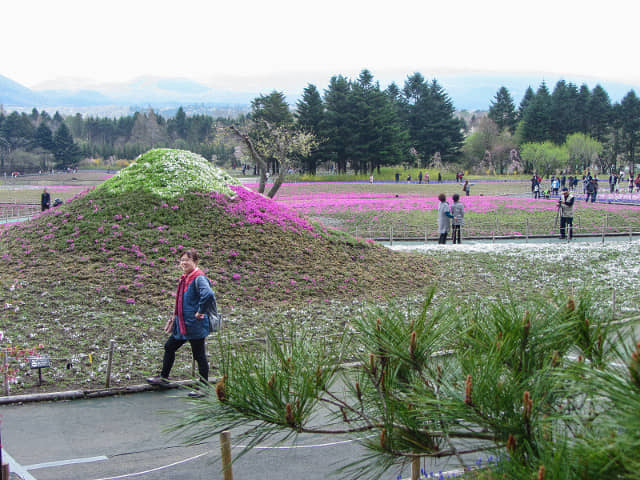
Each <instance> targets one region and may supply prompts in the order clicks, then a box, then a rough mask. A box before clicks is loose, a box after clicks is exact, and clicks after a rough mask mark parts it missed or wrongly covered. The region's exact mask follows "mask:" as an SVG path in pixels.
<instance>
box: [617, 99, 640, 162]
mask: <svg viewBox="0 0 640 480" xmlns="http://www.w3.org/2000/svg"><path fill="white" fill-rule="evenodd" d="M619 114H620V123H621V126H622V138H623V142H624V143H623V145H624V151H625V155H626V157H627V158H626V159H627V162H628V164H629V167H630V170H631V172H632V173H633V172H634V165H635V157H636V149H637V146H638V142H640V99H638V96H637V95H636V92H635V91H633V90H631V91H629V93H627V94H626V95H625V97H624V98H623V99H622V101H621V102H620V110H619Z"/></svg>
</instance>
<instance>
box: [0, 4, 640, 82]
mask: <svg viewBox="0 0 640 480" xmlns="http://www.w3.org/2000/svg"><path fill="white" fill-rule="evenodd" d="M0 12H1V17H0V18H2V26H1V27H0V45H1V47H0V74H2V75H4V76H6V77H9V78H11V79H12V80H15V81H17V82H19V83H22V84H23V85H25V86H27V87H42V86H44V84H47V83H48V84H49V85H51V82H52V81H55V80H59V79H63V78H81V79H86V80H87V81H90V83H108V82H126V81H129V80H131V79H133V78H135V77H138V76H142V75H153V76H168V77H184V78H190V79H193V80H197V81H200V82H203V83H205V84H207V85H208V86H212V87H227V88H229V87H234V88H238V89H243V88H255V87H258V88H265V89H269V90H270V89H278V90H281V89H285V88H290V85H294V84H302V85H306V84H307V83H316V84H317V85H319V86H320V87H324V86H326V85H327V84H328V79H329V77H330V76H331V75H333V74H338V73H341V74H344V75H346V76H350V77H353V76H356V75H357V74H358V72H359V71H360V70H361V69H362V68H368V69H369V70H371V71H372V73H373V74H374V76H375V77H376V79H379V80H381V83H384V81H385V80H386V79H391V80H396V81H397V82H398V83H402V81H403V80H404V79H405V78H406V76H407V75H408V74H411V73H413V72H415V71H419V72H421V73H422V74H423V75H424V76H425V77H426V78H433V77H437V76H438V75H439V74H440V75H441V74H450V73H452V72H456V71H465V72H493V73H495V72H497V73H503V72H504V73H509V74H511V73H527V74H535V75H550V76H552V75H556V76H557V75H561V76H563V77H564V78H566V79H567V80H568V81H571V80H572V79H573V78H576V77H577V78H593V79H594V80H595V81H612V80H615V81H622V82H625V83H629V84H632V85H640V61H639V58H638V57H639V55H640V52H639V51H638V46H639V45H640V42H639V41H638V38H639V33H638V30H637V22H638V14H639V13H640V3H638V2H635V1H631V0H608V1H606V2H597V3H596V2H593V1H586V2H585V1H584V0H579V1H576V0H538V1H536V2H524V1H519V0H486V1H480V0H474V1H467V0H458V1H455V0H454V1H446V0H439V1H432V0H415V1H414V0H409V1H403V0H396V1H391V0H387V1H384V2H380V1H377V0H366V1H363V0H322V1H313V2H312V1H306V2H305V1H304V0H260V1H253V0H251V1H242V0H223V1H219V0H179V1H171V2H167V1H165V0H126V1H124V0H110V1H109V2H93V1H89V0H57V1H51V0H46V1H40V0H35V1H34V0H19V1H18V0H6V1H3V2H2V7H1V8H0ZM285 79H286V83H287V84H284V82H285ZM90 83H88V84H90ZM269 83H272V84H269ZM594 83H595V82H594Z"/></svg>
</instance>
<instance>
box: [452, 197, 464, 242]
mask: <svg viewBox="0 0 640 480" xmlns="http://www.w3.org/2000/svg"><path fill="white" fill-rule="evenodd" d="M452 199H453V205H451V215H453V220H452V221H451V223H452V231H451V233H452V237H453V243H462V241H461V240H462V235H461V232H460V227H462V226H463V225H464V205H462V202H460V195H458V194H457V193H454V194H453V197H452Z"/></svg>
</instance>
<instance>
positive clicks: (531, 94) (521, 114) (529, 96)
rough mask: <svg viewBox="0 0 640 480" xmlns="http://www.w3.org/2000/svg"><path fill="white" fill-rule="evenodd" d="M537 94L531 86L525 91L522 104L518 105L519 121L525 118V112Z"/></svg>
mask: <svg viewBox="0 0 640 480" xmlns="http://www.w3.org/2000/svg"><path fill="white" fill-rule="evenodd" d="M535 96H536V94H535V92H534V91H533V88H531V86H529V87H528V88H527V90H526V91H525V92H524V95H523V96H522V100H520V105H519V106H518V121H522V119H523V118H524V112H525V111H526V110H527V107H529V104H530V103H531V100H533V97H535Z"/></svg>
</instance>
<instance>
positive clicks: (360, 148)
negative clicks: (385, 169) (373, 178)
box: [351, 69, 406, 173]
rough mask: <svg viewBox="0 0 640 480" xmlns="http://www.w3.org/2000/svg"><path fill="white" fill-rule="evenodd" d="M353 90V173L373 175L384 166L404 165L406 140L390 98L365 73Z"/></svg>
mask: <svg viewBox="0 0 640 480" xmlns="http://www.w3.org/2000/svg"><path fill="white" fill-rule="evenodd" d="M351 90H352V102H353V110H352V112H351V115H352V116H353V123H354V125H355V130H354V131H355V134H356V135H355V143H354V145H353V154H352V158H351V160H352V164H353V168H354V170H355V171H356V172H360V173H367V172H373V171H374V170H376V169H379V168H380V166H382V165H393V164H396V163H398V162H399V161H401V160H402V152H403V150H404V149H405V148H406V136H405V135H403V129H402V127H401V125H400V120H399V118H398V116H397V111H396V109H395V107H394V105H393V103H392V102H391V100H390V99H389V97H387V96H386V95H385V94H384V92H382V91H381V90H380V85H379V83H378V82H374V81H373V75H372V74H371V72H369V71H368V70H366V69H365V70H363V71H362V72H361V73H360V76H359V77H358V79H357V80H356V81H355V82H353V83H352V87H351Z"/></svg>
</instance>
